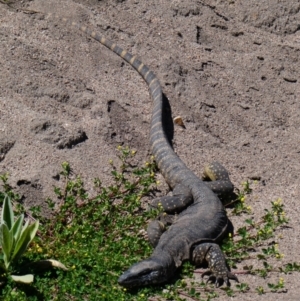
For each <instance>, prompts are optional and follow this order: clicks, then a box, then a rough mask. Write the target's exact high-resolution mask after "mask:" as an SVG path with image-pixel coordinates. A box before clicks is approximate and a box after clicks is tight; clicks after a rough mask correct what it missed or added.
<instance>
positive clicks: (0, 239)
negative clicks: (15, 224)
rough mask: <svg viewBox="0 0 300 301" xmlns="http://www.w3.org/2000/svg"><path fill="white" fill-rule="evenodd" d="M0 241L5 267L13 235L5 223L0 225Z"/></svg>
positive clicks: (9, 255)
mask: <svg viewBox="0 0 300 301" xmlns="http://www.w3.org/2000/svg"><path fill="white" fill-rule="evenodd" d="M0 243H1V246H2V251H3V254H4V257H3V259H4V264H5V268H6V269H7V268H8V267H9V264H10V258H11V251H12V247H13V235H12V232H10V231H9V229H8V227H7V225H6V223H4V224H2V225H1V226H0Z"/></svg>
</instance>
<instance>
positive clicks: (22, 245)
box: [12, 221, 39, 261]
mask: <svg viewBox="0 0 300 301" xmlns="http://www.w3.org/2000/svg"><path fill="white" fill-rule="evenodd" d="M38 227H39V221H36V222H34V223H33V224H31V225H29V226H28V223H26V224H25V226H24V228H25V229H24V228H23V230H22V233H21V236H20V238H19V239H18V241H16V246H15V250H14V253H13V256H12V260H14V261H17V260H18V259H19V258H20V257H21V256H22V255H23V253H24V252H25V251H26V249H27V247H28V245H29V244H30V243H31V241H32V240H33V238H34V237H35V234H36V231H37V229H38Z"/></svg>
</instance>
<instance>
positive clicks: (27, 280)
mask: <svg viewBox="0 0 300 301" xmlns="http://www.w3.org/2000/svg"><path fill="white" fill-rule="evenodd" d="M11 278H12V279H13V280H14V281H16V282H21V283H26V284H29V283H32V282H33V275H32V274H28V275H23V276H17V275H11Z"/></svg>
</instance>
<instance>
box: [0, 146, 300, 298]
mask: <svg viewBox="0 0 300 301" xmlns="http://www.w3.org/2000/svg"><path fill="white" fill-rule="evenodd" d="M118 150H119V153H120V155H119V159H120V160H119V162H117V164H115V163H114V162H112V161H110V164H111V167H112V172H111V173H112V178H113V185H111V186H108V187H104V186H103V185H102V183H101V179H95V180H94V186H95V189H96V190H97V192H98V193H97V195H94V196H90V195H89V194H88V193H87V192H86V190H85V188H84V183H83V181H82V180H81V178H80V177H79V176H76V175H74V174H73V172H72V169H71V167H70V166H69V164H68V163H67V162H64V163H63V164H62V172H61V179H60V180H61V187H55V193H56V196H57V200H51V199H48V200H47V202H48V205H49V208H51V210H52V216H51V218H45V217H42V216H41V215H40V212H39V208H38V207H34V208H31V210H30V211H27V210H25V208H24V207H23V206H22V204H21V202H20V198H19V196H18V195H17V194H16V193H14V192H13V191H12V189H11V187H10V186H9V185H8V182H7V180H8V178H7V175H2V176H1V180H2V184H3V185H2V186H3V189H2V192H1V194H0V201H1V202H2V203H3V202H4V199H5V198H6V197H9V198H10V199H11V201H12V204H13V209H14V214H15V215H16V216H18V215H19V216H22V214H24V215H25V219H27V220H28V221H29V222H30V223H32V224H34V225H36V224H37V222H36V221H37V220H39V229H38V231H37V235H36V237H35V239H34V240H33V241H32V243H31V244H30V245H29V248H28V250H27V252H26V253H25V254H24V256H23V257H21V258H20V259H19V260H18V262H17V265H15V267H14V271H13V272H14V273H15V274H16V275H18V273H20V274H21V273H22V272H23V271H24V269H25V270H26V271H27V270H28V272H30V273H32V274H34V277H35V278H34V282H33V283H32V284H23V283H17V282H14V281H13V279H12V278H11V277H9V276H8V277H6V278H1V279H2V280H1V286H2V289H1V293H0V294H1V295H0V296H1V299H2V300H9V301H11V300H30V301H31V300H32V301H33V300H124V301H125V300H138V301H142V300H165V299H168V300H178V301H179V300H211V299H213V298H217V297H218V294H220V293H225V294H227V295H229V296H233V295H237V294H242V293H247V292H250V291H251V292H253V291H255V292H256V293H258V294H264V293H272V292H276V291H280V290H281V291H283V290H284V289H285V287H284V285H285V284H284V278H283V277H282V275H284V273H288V272H292V271H299V269H300V266H299V265H298V264H297V263H289V264H286V265H281V266H280V267H279V268H278V267H277V268H276V269H275V268H273V266H272V265H271V263H270V261H272V260H277V261H280V260H281V258H282V257H283V254H281V253H280V251H279V247H278V237H277V234H276V231H277V229H278V228H280V227H282V226H284V225H286V224H287V223H288V219H287V218H286V216H285V213H284V205H283V203H282V201H281V200H276V201H274V202H272V203H271V206H270V208H269V209H265V214H264V215H263V216H262V217H260V218H258V219H256V218H254V217H251V218H249V213H250V212H251V208H250V206H248V205H247V204H246V202H245V200H246V198H247V197H246V196H247V194H249V193H251V188H250V184H249V182H245V183H244V184H243V188H242V190H241V191H239V192H238V196H237V198H236V199H235V200H231V201H230V202H229V203H228V204H227V206H228V207H230V208H231V209H229V216H230V215H240V216H241V218H243V219H245V218H246V219H245V224H244V226H242V227H240V228H239V229H237V230H236V234H235V235H234V236H232V235H229V236H228V238H227V239H226V240H225V241H224V242H223V244H222V248H223V251H224V252H225V255H226V258H228V264H229V266H230V267H233V268H235V267H236V264H237V263H241V262H243V261H245V260H247V259H248V258H250V257H251V256H252V257H253V256H255V258H257V261H258V263H259V264H258V267H253V266H244V269H243V271H241V273H251V274H255V275H258V276H260V277H264V278H266V277H267V276H268V275H269V273H271V272H272V273H273V272H276V273H278V275H279V277H278V281H277V282H276V283H267V286H266V287H262V286H258V287H255V288H250V287H249V285H247V283H239V284H235V285H233V286H232V287H231V288H221V289H215V288H214V287H213V286H212V285H209V284H208V285H207V284H206V283H204V282H203V281H202V282H199V281H195V280H193V277H194V276H193V271H194V267H193V266H192V265H191V264H189V263H185V264H184V266H183V267H182V269H181V270H180V271H179V272H178V275H176V277H175V279H174V281H173V283H171V284H167V285H163V286H156V287H149V288H141V289H135V290H133V291H128V290H127V289H125V288H122V287H120V286H119V285H118V284H117V279H118V277H119V276H120V274H121V273H122V272H123V271H124V270H125V269H126V268H128V266H130V265H131V264H133V263H135V262H137V261H139V260H141V259H142V258H145V257H147V256H149V255H150V254H151V252H152V248H151V247H150V245H149V244H148V242H147V239H146V232H145V227H146V225H147V222H148V221H149V220H150V219H153V218H155V216H156V215H157V214H158V212H157V211H156V210H152V211H148V210H145V208H143V206H142V203H141V198H142V197H143V196H145V195H147V194H149V193H151V192H152V191H154V190H155V189H156V185H157V184H158V183H157V182H156V179H155V172H156V165H155V162H154V161H153V158H150V160H149V162H146V163H145V164H144V165H143V166H139V167H136V166H133V165H132V164H131V158H132V157H133V156H134V154H135V152H134V151H131V150H130V149H129V148H123V147H119V148H118ZM116 166H119V167H116ZM251 216H253V215H251ZM254 216H255V215H254ZM253 250H256V251H257V252H255V255H253ZM2 251H4V248H3V245H2ZM48 258H53V259H55V260H57V261H59V262H62V263H63V264H64V265H66V266H67V268H68V271H65V270H61V269H56V268H55V267H54V268H52V269H50V270H49V269H43V266H42V265H40V266H39V268H38V269H37V267H36V266H35V267H30V266H29V265H28V263H30V262H36V261H40V262H41V261H43V260H46V259H48ZM54 265H55V264H54ZM47 267H48V268H49V266H47ZM187 298H189V299H187Z"/></svg>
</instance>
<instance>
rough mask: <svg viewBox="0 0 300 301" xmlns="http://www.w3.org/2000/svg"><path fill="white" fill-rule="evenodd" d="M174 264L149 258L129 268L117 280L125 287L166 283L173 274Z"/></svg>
mask: <svg viewBox="0 0 300 301" xmlns="http://www.w3.org/2000/svg"><path fill="white" fill-rule="evenodd" d="M174 270H175V264H171V265H169V264H163V263H162V260H161V259H160V260H157V259H156V258H149V259H146V260H143V261H141V262H138V263H136V264H134V265H133V266H131V267H130V268H129V269H128V270H127V271H126V272H124V274H123V275H121V277H120V278H119V280H118V283H119V284H120V285H122V286H125V287H136V286H146V285H152V284H158V283H162V282H165V281H167V280H168V279H169V278H170V277H171V276H172V275H173V273H174Z"/></svg>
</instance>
